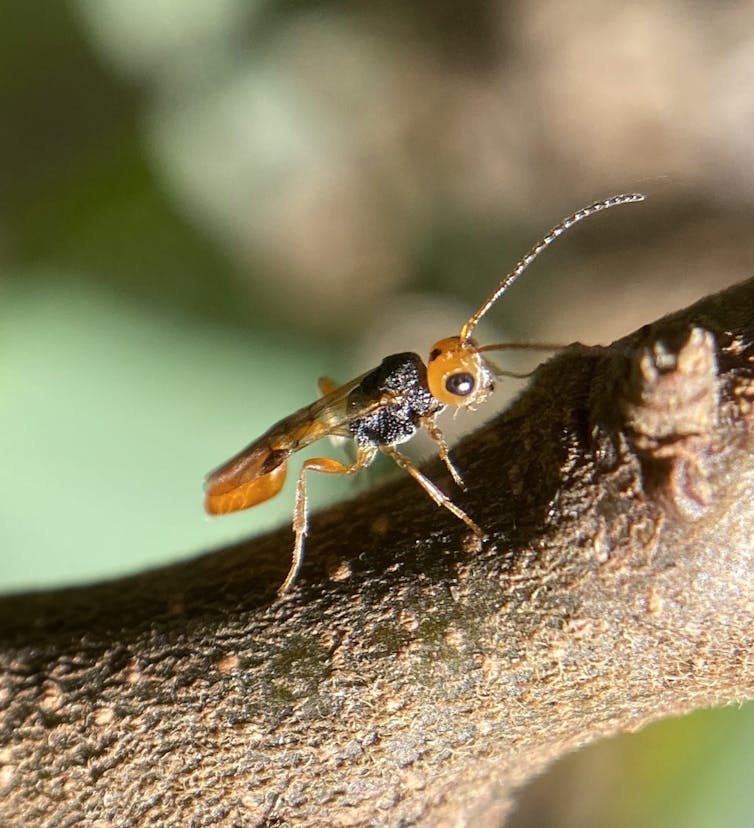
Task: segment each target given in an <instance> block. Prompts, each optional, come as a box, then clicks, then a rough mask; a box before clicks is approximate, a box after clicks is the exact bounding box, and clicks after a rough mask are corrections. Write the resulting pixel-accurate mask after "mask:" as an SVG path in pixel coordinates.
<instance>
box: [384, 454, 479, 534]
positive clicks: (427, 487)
mask: <svg viewBox="0 0 754 828" xmlns="http://www.w3.org/2000/svg"><path fill="white" fill-rule="evenodd" d="M380 448H381V450H382V451H383V452H384V453H385V454H387V455H388V457H392V458H393V460H395V462H396V463H397V464H398V465H399V466H400V467H401V468H402V469H405V470H406V471H407V472H408V473H409V474H410V475H411V477H413V478H414V480H416V482H417V483H418V484H419V485H420V486H421V487H422V488H423V489H424V491H425V492H426V493H427V494H428V495H429V496H430V497H431V498H432V500H434V501H435V503H436V504H437V505H438V506H442V507H443V508H444V509H447V510H448V511H449V512H450V513H451V514H454V515H455V516H456V517H457V518H458V519H459V520H462V521H463V522H464V523H465V524H466V525H467V526H468V527H469V529H471V531H472V532H473V533H474V534H475V535H476V536H477V537H478V538H482V539H484V538H486V537H487V534H486V533H485V532H484V531H483V530H482V529H481V528H480V527H479V526H478V525H477V524H476V523H474V521H473V520H472V519H471V518H470V517H469V516H468V515H467V514H466V512H464V511H463V509H461V508H459V507H458V506H456V504H455V503H453V501H452V500H451V499H450V498H449V497H448V496H447V495H446V494H444V493H443V492H442V491H440V489H438V487H437V486H435V484H434V483H433V482H432V481H431V480H430V479H429V478H428V477H426V476H425V475H423V474H422V473H421V472H420V471H419V469H417V468H416V466H415V465H414V464H413V463H412V462H411V460H409V459H408V457H406V456H405V455H403V454H401V453H400V452H399V451H397V450H396V449H395V448H394V447H393V446H380Z"/></svg>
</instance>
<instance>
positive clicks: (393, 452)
mask: <svg viewBox="0 0 754 828" xmlns="http://www.w3.org/2000/svg"><path fill="white" fill-rule="evenodd" d="M643 200H644V196H643V195H641V194H639V193H624V194H622V195H617V196H613V197H612V198H608V199H605V200H604V201H597V202H595V203H594V204H591V205H590V206H589V207H584V208H583V209H581V210H578V211H577V212H575V213H573V214H572V215H570V216H568V217H567V218H565V219H563V221H561V222H560V224H558V225H556V226H555V227H553V228H552V230H550V232H549V233H548V234H547V235H546V236H545V237H544V238H542V239H541V240H540V241H538V242H537V243H536V244H535V245H534V247H532V248H531V250H529V252H528V253H527V254H526V255H525V256H524V257H523V258H522V259H521V260H520V261H519V262H518V264H517V265H516V266H515V267H514V268H513V270H511V271H510V273H508V274H507V276H505V278H504V279H503V280H502V281H501V282H500V284H499V285H498V286H497V287H496V288H495V290H493V291H492V293H491V294H490V295H489V296H488V297H487V299H485V301H484V303H483V304H482V306H481V307H480V308H479V310H478V311H477V312H476V313H475V314H474V315H473V316H472V317H471V318H470V319H469V320H468V322H466V323H465V324H464V326H463V327H462V328H461V332H460V334H458V336H451V337H448V338H446V339H441V340H439V342H436V343H435V344H434V346H433V347H432V349H431V350H430V353H429V359H428V361H427V364H426V365H425V364H424V362H423V361H422V359H421V357H420V356H419V355H418V354H414V353H401V354H393V355H392V356H388V357H385V359H383V360H382V362H381V363H380V365H379V366H377V368H374V369H372V370H371V371H367V372H366V373H364V374H362V375H361V376H359V377H356V379H353V380H351V381H350V382H348V383H346V384H345V385H341V386H339V387H338V386H337V385H336V384H335V383H334V382H332V380H329V379H320V381H319V388H320V391H321V393H322V396H321V397H320V399H318V400H317V401H316V402H314V403H312V404H311V405H307V406H305V407H304V408H301V409H300V410H298V411H296V412H295V413H294V414H291V415H290V416H289V417H285V418H284V419H283V420H281V421H280V422H279V423H276V424H275V425H274V426H272V428H270V429H269V431H267V432H266V433H265V434H263V435H262V436H261V437H259V438H258V439H257V440H255V441H254V442H253V443H251V444H250V445H249V446H247V447H246V448H245V449H243V451H241V452H240V453H239V454H237V455H236V456H235V457H233V458H231V459H230V460H228V462H227V463H224V464H223V465H222V466H220V468H218V469H216V470H215V471H213V472H212V473H211V474H210V475H209V477H208V478H207V481H206V500H205V508H206V510H207V512H209V513H210V514H213V515H219V514H227V513H228V512H235V511H238V510H239V509H248V508H249V507H251V506H256V505H257V504H258V503H262V502H264V501H265V500H269V498H271V497H273V496H274V495H276V494H277V493H278V492H279V491H280V489H281V488H282V486H283V482H284V480H285V475H286V471H287V466H288V458H289V457H290V456H291V455H292V454H293V453H294V452H296V451H298V450H299V449H302V448H304V447H305V446H308V445H309V444H310V443H313V442H315V441H316V440H320V439H322V438H323V437H328V436H338V437H348V438H351V439H352V440H354V441H355V443H356V457H355V459H354V461H353V462H352V463H343V462H341V461H340V460H333V459H332V458H329V457H316V458H312V459H309V460H305V461H304V463H303V465H302V467H301V471H300V472H299V476H298V485H297V487H296V500H295V507H294V511H293V532H294V535H295V541H294V546H293V561H292V563H291V568H290V570H289V572H288V575H287V576H286V579H285V581H284V582H283V584H282V586H281V587H280V589H279V592H280V593H283V592H286V591H287V590H288V589H289V588H290V586H291V585H292V584H293V582H294V581H295V579H296V576H297V574H298V571H299V569H300V568H301V564H302V561H303V557H304V539H305V538H306V532H307V495H306V473H307V472H309V471H318V472H324V473H325V474H355V473H356V472H357V471H359V470H360V469H363V468H364V467H365V466H368V465H369V464H370V463H371V462H372V461H373V460H374V458H375V457H376V455H377V452H378V451H381V452H382V453H383V454H386V455H388V456H389V457H392V459H393V460H394V461H395V462H396V463H397V464H398V465H399V466H400V467H401V468H402V469H405V470H406V471H407V472H408V473H409V474H410V475H411V476H412V477H413V478H414V479H415V480H416V481H417V482H418V483H419V485H421V486H422V488H423V489H424V490H425V491H426V492H427V494H428V495H429V496H430V497H431V498H432V500H434V501H435V503H436V504H437V505H438V506H442V507H443V508H445V509H447V510H448V511H449V512H451V513H452V514H454V515H455V516H456V517H457V518H459V519H460V520H462V521H463V522H464V523H465V524H466V525H467V526H468V527H469V529H471V531H472V532H473V533H474V534H475V535H477V536H478V537H479V538H484V537H485V533H484V532H483V530H482V529H481V528H480V527H479V526H478V525H477V524H476V523H475V522H474V521H473V520H472V519H471V518H470V517H469V516H468V515H467V514H466V512H464V511H463V509H461V508H459V507H458V506H456V504H455V503H454V502H453V501H452V500H451V499H450V498H449V497H448V496H447V495H446V494H444V493H443V492H442V491H441V490H440V489H439V488H438V487H437V486H436V485H435V484H434V483H433V482H432V481H431V480H430V479H429V478H427V477H426V476H425V475H424V474H423V473H422V472H421V471H420V470H419V469H418V468H417V467H416V466H415V465H414V463H413V462H412V461H411V460H410V459H409V458H408V457H406V456H405V455H403V454H401V453H400V452H399V451H398V450H397V449H396V446H397V445H399V444H400V443H404V442H406V441H407V440H409V439H410V438H411V437H413V435H414V434H416V432H417V431H418V430H419V429H421V428H424V429H426V430H427V432H428V433H429V436H430V437H431V438H432V439H433V440H434V441H435V443H436V444H437V447H438V451H439V454H440V457H441V458H442V460H443V462H444V463H445V465H446V466H447V468H448V471H449V472H450V474H451V476H452V477H453V480H454V481H455V482H456V484H457V485H458V486H459V487H461V488H463V481H462V479H461V475H460V474H459V473H458V471H457V469H456V468H455V466H454V465H453V463H452V461H451V459H450V456H449V454H448V446H447V444H446V442H445V439H444V438H443V435H442V431H441V430H440V427H439V426H438V425H437V416H438V414H440V412H442V411H443V410H444V409H445V408H447V407H449V406H455V407H456V408H459V409H460V408H468V407H470V406H475V405H478V404H479V403H481V402H482V401H483V400H485V399H486V398H487V396H488V395H489V394H490V393H491V392H492V391H493V389H494V384H495V378H496V376H500V375H510V372H506V371H501V370H500V369H498V368H496V367H495V366H494V365H493V364H492V363H491V362H489V360H487V359H485V357H484V352H486V351H494V350H503V349H506V348H516V347H519V348H521V347H524V348H526V347H533V348H549V347H554V346H536V345H534V346H526V345H516V344H513V343H498V344H494V345H483V346H480V345H478V344H477V343H476V341H475V340H474V339H472V336H471V334H472V332H473V330H474V328H475V327H476V326H477V324H478V322H479V320H480V319H481V318H482V317H483V316H484V315H485V314H486V313H487V311H488V310H489V309H490V308H491V307H492V305H494V304H495V302H497V300H498V299H499V298H500V297H501V296H502V295H503V293H504V292H505V291H506V290H507V289H508V288H509V287H510V286H511V284H513V282H514V281H515V280H516V279H517V278H518V277H519V276H520V275H521V274H522V273H523V272H524V271H525V270H526V268H527V267H528V266H529V265H530V264H531V263H532V262H533V261H534V259H535V258H536V257H537V256H538V255H539V254H540V253H541V252H542V251H543V250H544V249H545V248H546V247H548V246H549V245H550V244H551V243H552V242H553V241H554V240H555V239H556V238H557V237H558V236H560V235H561V234H562V233H564V232H565V231H566V230H568V229H569V228H570V227H572V226H573V225H574V224H576V223H577V222H579V221H581V220H582V219H585V218H587V217H588V216H591V215H593V214H594V213H598V212H600V211H602V210H607V209H608V208H610V207H615V206H617V205H619V204H628V203H631V202H636V201H643Z"/></svg>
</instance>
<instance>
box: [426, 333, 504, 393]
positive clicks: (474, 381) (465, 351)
mask: <svg viewBox="0 0 754 828" xmlns="http://www.w3.org/2000/svg"><path fill="white" fill-rule="evenodd" d="M427 383H428V385H429V390H430V391H431V392H432V396H433V397H434V398H435V399H436V400H439V401H440V402H441V403H443V404H444V405H456V406H463V407H465V406H470V405H476V404H477V403H480V402H482V401H483V400H484V399H485V398H486V397H487V396H488V394H489V393H490V392H491V391H492V390H493V388H494V384H495V383H494V372H493V370H492V367H491V366H490V364H489V363H488V362H487V361H486V360H485V359H484V357H483V356H482V355H481V353H480V352H479V349H478V348H477V344H476V342H474V340H473V339H470V338H469V339H466V340H465V341H464V340H462V339H461V337H460V336H449V337H447V339H441V340H440V341H439V342H435V344H434V345H433V347H432V350H431V351H430V354H429V360H428V361H427Z"/></svg>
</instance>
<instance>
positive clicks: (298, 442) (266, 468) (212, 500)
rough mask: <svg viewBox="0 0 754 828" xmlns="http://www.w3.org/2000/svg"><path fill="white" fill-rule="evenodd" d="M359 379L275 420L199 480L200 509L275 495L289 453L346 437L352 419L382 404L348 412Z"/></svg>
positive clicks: (244, 504) (217, 510) (243, 505)
mask: <svg viewBox="0 0 754 828" xmlns="http://www.w3.org/2000/svg"><path fill="white" fill-rule="evenodd" d="M367 373H370V372H367ZM365 376H366V373H365V374H362V375H361V376H358V377H356V379H353V380H351V381H350V382H347V383H346V384H345V385H341V386H340V387H338V388H335V389H334V390H333V391H331V392H330V393H329V394H326V395H325V396H323V397H320V399H318V400H317V401H316V402H314V403H312V404H311V405H307V406H305V407H304V408H301V409H299V410H298V411H296V412H294V413H293V414H291V415H290V416H288V417H285V418H284V419H282V420H280V422H278V423H276V424H275V425H274V426H272V428H270V429H269V430H268V431H266V432H265V433H264V434H263V435H262V436H261V437H259V438H258V439H256V440H254V442H253V443H250V444H249V445H248V446H247V447H246V448H245V449H243V450H242V451H240V452H239V453H238V454H236V455H235V456H234V457H231V459H230V460H228V461H227V462H226V463H223V465H222V466H220V467H219V468H217V469H215V470H214V471H213V472H211V473H210V474H209V475H208V476H207V480H206V482H205V492H206V499H205V508H206V510H207V511H208V512H209V513H210V514H225V513H226V512H235V511H237V510H239V509H247V508H249V507H250V506H255V505H256V504H257V503H262V502H263V501H265V500H268V499H269V498H271V497H273V496H274V495H276V494H277V493H278V492H279V491H280V489H281V488H282V486H283V482H284V481H285V473H286V467H287V461H288V458H289V457H290V456H291V454H293V453H294V452H296V451H298V450H299V449H302V448H304V447H306V446H308V445H309V444H310V443H313V442H315V441H316V440H320V439H322V438H323V437H327V436H328V435H330V434H347V433H348V431H347V426H348V423H349V422H350V421H351V420H352V419H355V418H357V417H360V416H363V415H364V414H366V413H368V412H369V411H371V410H373V409H375V408H378V407H379V406H380V405H382V400H375V401H373V402H372V401H370V402H369V403H368V404H363V405H361V406H358V407H357V408H355V409H354V408H350V409H349V407H348V396H349V394H350V393H351V391H353V389H354V388H356V386H358V385H359V383H360V382H361V381H362V380H363V378H364V377H365Z"/></svg>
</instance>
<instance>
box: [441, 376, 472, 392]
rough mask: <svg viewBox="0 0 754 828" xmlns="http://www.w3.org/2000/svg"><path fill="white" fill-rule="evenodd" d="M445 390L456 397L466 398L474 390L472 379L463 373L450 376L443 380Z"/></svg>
mask: <svg viewBox="0 0 754 828" xmlns="http://www.w3.org/2000/svg"><path fill="white" fill-rule="evenodd" d="M445 388H446V389H447V390H448V391H449V392H450V393H451V394H455V395H456V396H457V397H468V395H469V394H470V393H471V392H472V391H473V390H474V377H473V376H472V375H471V374H469V373H467V372H465V371H460V372H459V373H457V374H451V375H450V376H449V377H448V378H447V379H446V380H445Z"/></svg>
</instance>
